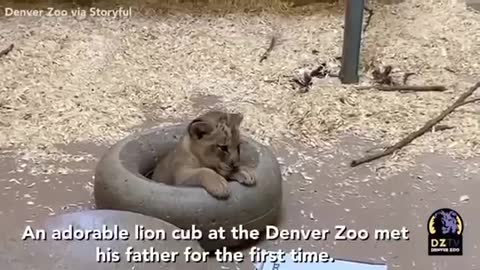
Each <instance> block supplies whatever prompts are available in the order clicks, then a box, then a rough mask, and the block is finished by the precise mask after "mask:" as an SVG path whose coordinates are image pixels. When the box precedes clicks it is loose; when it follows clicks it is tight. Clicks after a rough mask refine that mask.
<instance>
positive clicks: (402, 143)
mask: <svg viewBox="0 0 480 270" xmlns="http://www.w3.org/2000/svg"><path fill="white" fill-rule="evenodd" d="M479 87H480V82H477V83H476V84H475V85H474V86H472V87H471V88H470V89H468V90H467V91H466V92H465V93H463V94H462V95H460V97H458V99H457V100H456V101H455V102H454V103H453V104H452V105H450V106H449V107H448V108H447V109H445V110H444V111H443V112H441V113H440V114H439V115H438V116H437V117H435V118H433V119H431V120H429V121H427V122H426V123H425V125H424V126H423V127H421V128H420V129H418V130H417V131H415V132H412V133H410V134H409V135H408V136H407V137H405V138H403V139H402V140H400V141H399V142H397V143H396V144H394V145H392V146H390V147H387V148H386V149H385V150H384V151H383V152H380V153H376V154H372V155H366V156H364V157H362V158H360V159H357V160H353V161H352V162H351V163H350V166H351V167H356V166H358V165H360V164H363V163H367V162H370V161H373V160H376V159H379V158H381V157H385V156H388V155H391V154H393V153H394V152H395V151H397V150H400V149H401V148H403V147H405V146H406V145H407V144H409V143H411V142H412V141H413V140H415V139H416V138H418V137H420V136H422V135H423V134H424V133H425V132H427V131H429V130H431V129H432V127H434V126H435V125H436V124H438V122H440V121H442V120H443V119H444V118H445V117H446V116H447V115H449V114H450V113H451V112H453V111H454V110H455V109H457V108H458V107H460V106H463V105H465V102H466V101H465V100H466V99H467V98H468V97H469V96H471V95H472V94H473V92H475V90H477V89H478V88H479Z"/></svg>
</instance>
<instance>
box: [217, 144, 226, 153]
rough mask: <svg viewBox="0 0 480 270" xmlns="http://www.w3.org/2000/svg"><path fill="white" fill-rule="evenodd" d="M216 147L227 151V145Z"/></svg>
mask: <svg viewBox="0 0 480 270" xmlns="http://www.w3.org/2000/svg"><path fill="white" fill-rule="evenodd" d="M217 147H218V149H220V150H222V151H223V152H228V146H227V145H217Z"/></svg>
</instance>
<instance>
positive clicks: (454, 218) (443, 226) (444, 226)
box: [428, 208, 463, 236]
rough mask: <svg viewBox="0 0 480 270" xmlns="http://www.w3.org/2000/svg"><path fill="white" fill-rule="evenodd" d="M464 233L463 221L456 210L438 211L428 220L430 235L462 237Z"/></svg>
mask: <svg viewBox="0 0 480 270" xmlns="http://www.w3.org/2000/svg"><path fill="white" fill-rule="evenodd" d="M462 232H463V220H462V217H460V215H459V214H458V213H457V212H456V211H455V210H452V209H449V208H443V209H440V210H437V211H435V212H434V213H433V214H432V215H431V216H430V219H429V220H428V233H429V234H431V235H445V236H446V235H461V234H462Z"/></svg>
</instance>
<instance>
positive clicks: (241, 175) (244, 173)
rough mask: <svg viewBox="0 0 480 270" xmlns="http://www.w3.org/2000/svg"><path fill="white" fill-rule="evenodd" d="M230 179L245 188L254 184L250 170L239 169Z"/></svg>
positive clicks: (252, 173) (253, 174)
mask: <svg viewBox="0 0 480 270" xmlns="http://www.w3.org/2000/svg"><path fill="white" fill-rule="evenodd" d="M230 178H231V179H232V180H235V181H237V182H239V183H240V184H243V185H246V186H253V185H255V184H256V180H255V173H254V171H253V170H251V169H250V168H245V167H243V168H240V169H239V170H238V171H237V172H235V173H234V174H233V175H232V176H231V177H230Z"/></svg>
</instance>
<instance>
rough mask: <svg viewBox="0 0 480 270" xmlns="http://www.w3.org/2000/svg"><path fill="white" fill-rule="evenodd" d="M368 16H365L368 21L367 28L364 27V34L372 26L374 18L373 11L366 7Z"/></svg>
mask: <svg viewBox="0 0 480 270" xmlns="http://www.w3.org/2000/svg"><path fill="white" fill-rule="evenodd" d="M363 9H364V10H365V11H366V12H367V13H368V14H367V16H365V17H366V18H367V19H366V21H365V26H364V27H363V33H365V32H366V31H367V28H368V26H369V25H370V20H371V19H372V16H373V9H371V8H368V7H364V8H363Z"/></svg>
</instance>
